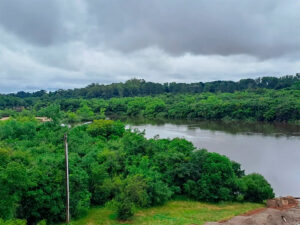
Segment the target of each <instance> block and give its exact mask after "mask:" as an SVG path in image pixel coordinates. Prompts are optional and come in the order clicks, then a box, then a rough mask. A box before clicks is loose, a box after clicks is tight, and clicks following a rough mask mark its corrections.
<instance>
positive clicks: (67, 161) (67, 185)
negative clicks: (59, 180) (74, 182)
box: [64, 134, 70, 224]
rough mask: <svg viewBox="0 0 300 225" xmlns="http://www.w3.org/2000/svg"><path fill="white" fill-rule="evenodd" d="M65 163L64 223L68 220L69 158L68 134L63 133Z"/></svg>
mask: <svg viewBox="0 0 300 225" xmlns="http://www.w3.org/2000/svg"><path fill="white" fill-rule="evenodd" d="M64 139H65V165H66V223H67V224H68V223H69V222H70V192H69V188H70V187H69V159H68V136H67V134H65V138H64Z"/></svg>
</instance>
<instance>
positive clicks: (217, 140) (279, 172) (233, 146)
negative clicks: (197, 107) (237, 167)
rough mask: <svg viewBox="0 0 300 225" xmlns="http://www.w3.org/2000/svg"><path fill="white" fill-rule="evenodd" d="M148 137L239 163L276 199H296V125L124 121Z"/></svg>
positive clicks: (299, 170) (299, 175)
mask: <svg viewBox="0 0 300 225" xmlns="http://www.w3.org/2000/svg"><path fill="white" fill-rule="evenodd" d="M127 124H128V125H127V126H128V127H131V128H138V129H139V130H145V136H146V137H147V138H152V137H153V136H155V135H159V137H160V138H175V137H180V138H185V139H187V140H189V141H191V142H192V143H193V144H194V145H195V146H196V147H197V148H205V149H207V150H208V151H210V152H217V153H220V154H222V155H226V156H228V157H229V158H230V159H232V160H235V161H237V162H239V163H240V164H241V166H242V169H244V170H245V172H246V174H248V173H252V172H257V173H260V174H262V175H263V176H264V177H265V178H266V179H267V180H268V181H269V183H270V184H271V185H272V187H273V189H274V192H275V194H276V196H286V195H292V196H298V197H300V126H296V125H288V124H267V123H242V122H220V121H219V122H217V121H215V122H212V121H199V122H195V121H194V122H193V121H169V120H168V121H144V120H128V121H127Z"/></svg>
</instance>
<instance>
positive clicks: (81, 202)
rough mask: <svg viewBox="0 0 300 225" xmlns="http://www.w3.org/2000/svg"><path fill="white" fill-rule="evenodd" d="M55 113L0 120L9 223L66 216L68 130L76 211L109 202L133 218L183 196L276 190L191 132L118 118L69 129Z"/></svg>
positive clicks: (0, 204)
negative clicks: (153, 128)
mask: <svg viewBox="0 0 300 225" xmlns="http://www.w3.org/2000/svg"><path fill="white" fill-rule="evenodd" d="M48 109H49V110H50V109H51V108H48ZM49 114H52V112H49ZM52 115H54V117H52V119H53V121H52V122H47V123H40V122H38V121H36V120H35V119H34V118H33V117H30V116H24V115H23V116H21V115H18V116H16V119H10V120H8V121H2V122H1V121H0V187H1V188H0V196H1V201H0V218H2V219H4V220H7V221H8V222H7V224H25V220H26V221H27V222H28V224H36V223H37V222H38V221H41V220H43V221H42V222H41V223H40V224H46V221H45V220H47V223H50V224H51V223H57V222H61V221H63V220H64V218H65V173H64V170H65V166H64V150H63V149H64V145H63V136H64V133H65V132H68V133H69V135H68V136H69V169H70V196H71V199H70V212H71V218H76V217H80V216H83V215H84V214H85V213H86V212H87V210H88V209H89V207H90V206H92V205H97V206H101V205H104V204H109V205H111V206H112V207H113V208H114V209H115V212H116V215H117V217H118V218H119V219H127V218H129V217H131V216H132V215H133V213H134V210H135V208H136V207H150V206H154V205H161V204H164V203H165V202H166V201H168V200H169V199H172V198H174V197H175V196H176V195H183V196H186V197H188V198H191V199H195V200H200V201H208V202H219V201H253V202H262V201H263V200H265V199H267V198H272V197H273V196H274V194H273V190H272V188H271V186H270V184H269V183H268V182H267V181H266V180H265V179H264V178H263V177H262V176H261V175H259V174H250V175H245V174H244V171H243V170H241V169H240V165H239V164H238V163H236V162H233V161H230V160H229V159H228V158H227V157H225V156H222V155H219V154H217V153H209V152H207V151H206V150H199V149H198V150H196V149H195V147H194V146H193V145H192V143H190V142H188V141H186V140H184V139H178V138H176V139H172V140H170V139H156V138H154V139H149V140H148V139H146V138H145V137H144V134H143V133H141V132H138V131H132V130H125V128H124V125H123V124H122V123H121V122H118V121H116V122H115V121H111V120H96V121H94V122H93V123H92V124H90V125H82V126H75V127H74V128H73V129H71V130H68V128H67V127H62V126H60V121H59V119H58V118H56V117H55V115H59V114H52ZM14 218H18V219H23V220H24V221H23V222H22V221H17V220H13V219H14ZM1 221H2V220H1V219H0V222H1ZM4 223H5V222H4Z"/></svg>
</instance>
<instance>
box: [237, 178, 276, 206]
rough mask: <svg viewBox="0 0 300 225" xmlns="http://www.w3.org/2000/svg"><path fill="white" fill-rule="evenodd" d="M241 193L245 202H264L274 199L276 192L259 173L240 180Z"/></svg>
mask: <svg viewBox="0 0 300 225" xmlns="http://www.w3.org/2000/svg"><path fill="white" fill-rule="evenodd" d="M240 188H241V193H242V194H243V195H244V200H245V201H250V202H262V201H263V200H266V199H270V198H274V192H273V189H272V187H271V185H270V184H269V183H268V182H267V181H266V179H265V178H264V177H263V176H262V175H260V174H257V173H253V174H249V175H247V176H244V177H242V178H241V179H240Z"/></svg>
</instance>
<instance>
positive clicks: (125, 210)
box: [115, 194, 134, 220]
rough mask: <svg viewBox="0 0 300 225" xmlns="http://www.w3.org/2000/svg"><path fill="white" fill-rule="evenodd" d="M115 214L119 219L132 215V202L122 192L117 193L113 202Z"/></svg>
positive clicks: (125, 218)
mask: <svg viewBox="0 0 300 225" xmlns="http://www.w3.org/2000/svg"><path fill="white" fill-rule="evenodd" d="M115 205H116V214H117V218H118V219H119V220H127V219H129V218H131V217H132V216H133V214H134V213H133V203H132V201H131V200H130V199H129V198H128V197H126V196H125V195H124V194H122V195H119V197H118V198H117V199H116V202H115Z"/></svg>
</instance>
